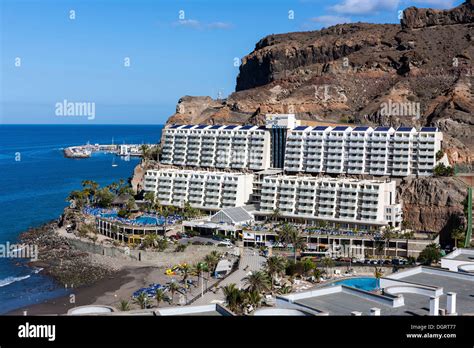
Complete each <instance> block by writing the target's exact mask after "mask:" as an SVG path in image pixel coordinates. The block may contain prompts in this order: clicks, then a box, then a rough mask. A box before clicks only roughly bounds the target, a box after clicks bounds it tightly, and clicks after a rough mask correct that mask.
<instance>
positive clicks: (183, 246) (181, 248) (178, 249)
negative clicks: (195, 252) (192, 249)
mask: <svg viewBox="0 0 474 348" xmlns="http://www.w3.org/2000/svg"><path fill="white" fill-rule="evenodd" d="M187 247H188V246H187V245H186V244H178V245H177V246H176V249H174V251H176V252H183V251H185V250H186V248H187Z"/></svg>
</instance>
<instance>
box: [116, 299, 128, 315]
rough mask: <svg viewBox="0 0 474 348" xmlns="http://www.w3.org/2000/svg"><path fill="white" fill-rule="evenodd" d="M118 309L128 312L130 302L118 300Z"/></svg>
mask: <svg viewBox="0 0 474 348" xmlns="http://www.w3.org/2000/svg"><path fill="white" fill-rule="evenodd" d="M119 309H120V310H121V311H122V312H126V311H129V310H130V302H128V301H127V300H120V304H119Z"/></svg>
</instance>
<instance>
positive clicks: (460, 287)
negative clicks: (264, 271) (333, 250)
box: [277, 266, 474, 315]
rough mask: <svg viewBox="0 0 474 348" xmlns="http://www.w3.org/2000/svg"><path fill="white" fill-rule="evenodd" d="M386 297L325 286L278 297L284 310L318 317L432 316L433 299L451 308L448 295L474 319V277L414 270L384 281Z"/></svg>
mask: <svg viewBox="0 0 474 348" xmlns="http://www.w3.org/2000/svg"><path fill="white" fill-rule="evenodd" d="M380 287H381V288H382V289H384V294H383V295H380V294H376V293H372V292H367V291H364V290H359V289H355V288H351V287H347V286H344V285H336V286H334V285H333V286H331V285H329V286H325V287H322V288H318V289H315V290H310V291H306V292H301V293H295V294H290V295H284V296H278V297H277V305H278V307H280V308H292V309H300V310H306V311H311V312H312V314H315V315H351V313H352V312H361V313H362V315H368V314H369V313H370V312H371V309H373V308H378V309H380V313H381V315H429V314H430V299H431V298H432V297H438V298H439V308H442V309H446V308H447V302H448V299H447V294H448V293H455V294H456V302H457V305H456V312H457V313H458V315H474V301H473V298H474V274H469V273H462V272H452V271H448V270H443V269H440V268H433V267H422V266H419V267H414V268H410V269H408V270H405V271H400V272H397V273H393V274H391V275H389V276H387V277H382V278H381V279H380Z"/></svg>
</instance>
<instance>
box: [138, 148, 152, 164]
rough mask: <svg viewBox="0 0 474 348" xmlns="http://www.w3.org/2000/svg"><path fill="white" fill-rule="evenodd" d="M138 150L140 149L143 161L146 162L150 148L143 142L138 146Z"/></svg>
mask: <svg viewBox="0 0 474 348" xmlns="http://www.w3.org/2000/svg"><path fill="white" fill-rule="evenodd" d="M140 150H141V151H142V158H143V162H146V161H147V159H148V157H149V155H150V148H149V146H148V145H146V144H143V145H142V146H140Z"/></svg>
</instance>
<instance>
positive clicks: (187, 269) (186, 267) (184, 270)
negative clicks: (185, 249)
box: [180, 263, 191, 292]
mask: <svg viewBox="0 0 474 348" xmlns="http://www.w3.org/2000/svg"><path fill="white" fill-rule="evenodd" d="M180 270H181V272H182V273H183V284H184V291H185V292H187V289H188V278H189V273H190V272H191V268H190V267H189V265H188V264H187V263H184V264H182V265H181V267H180Z"/></svg>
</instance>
